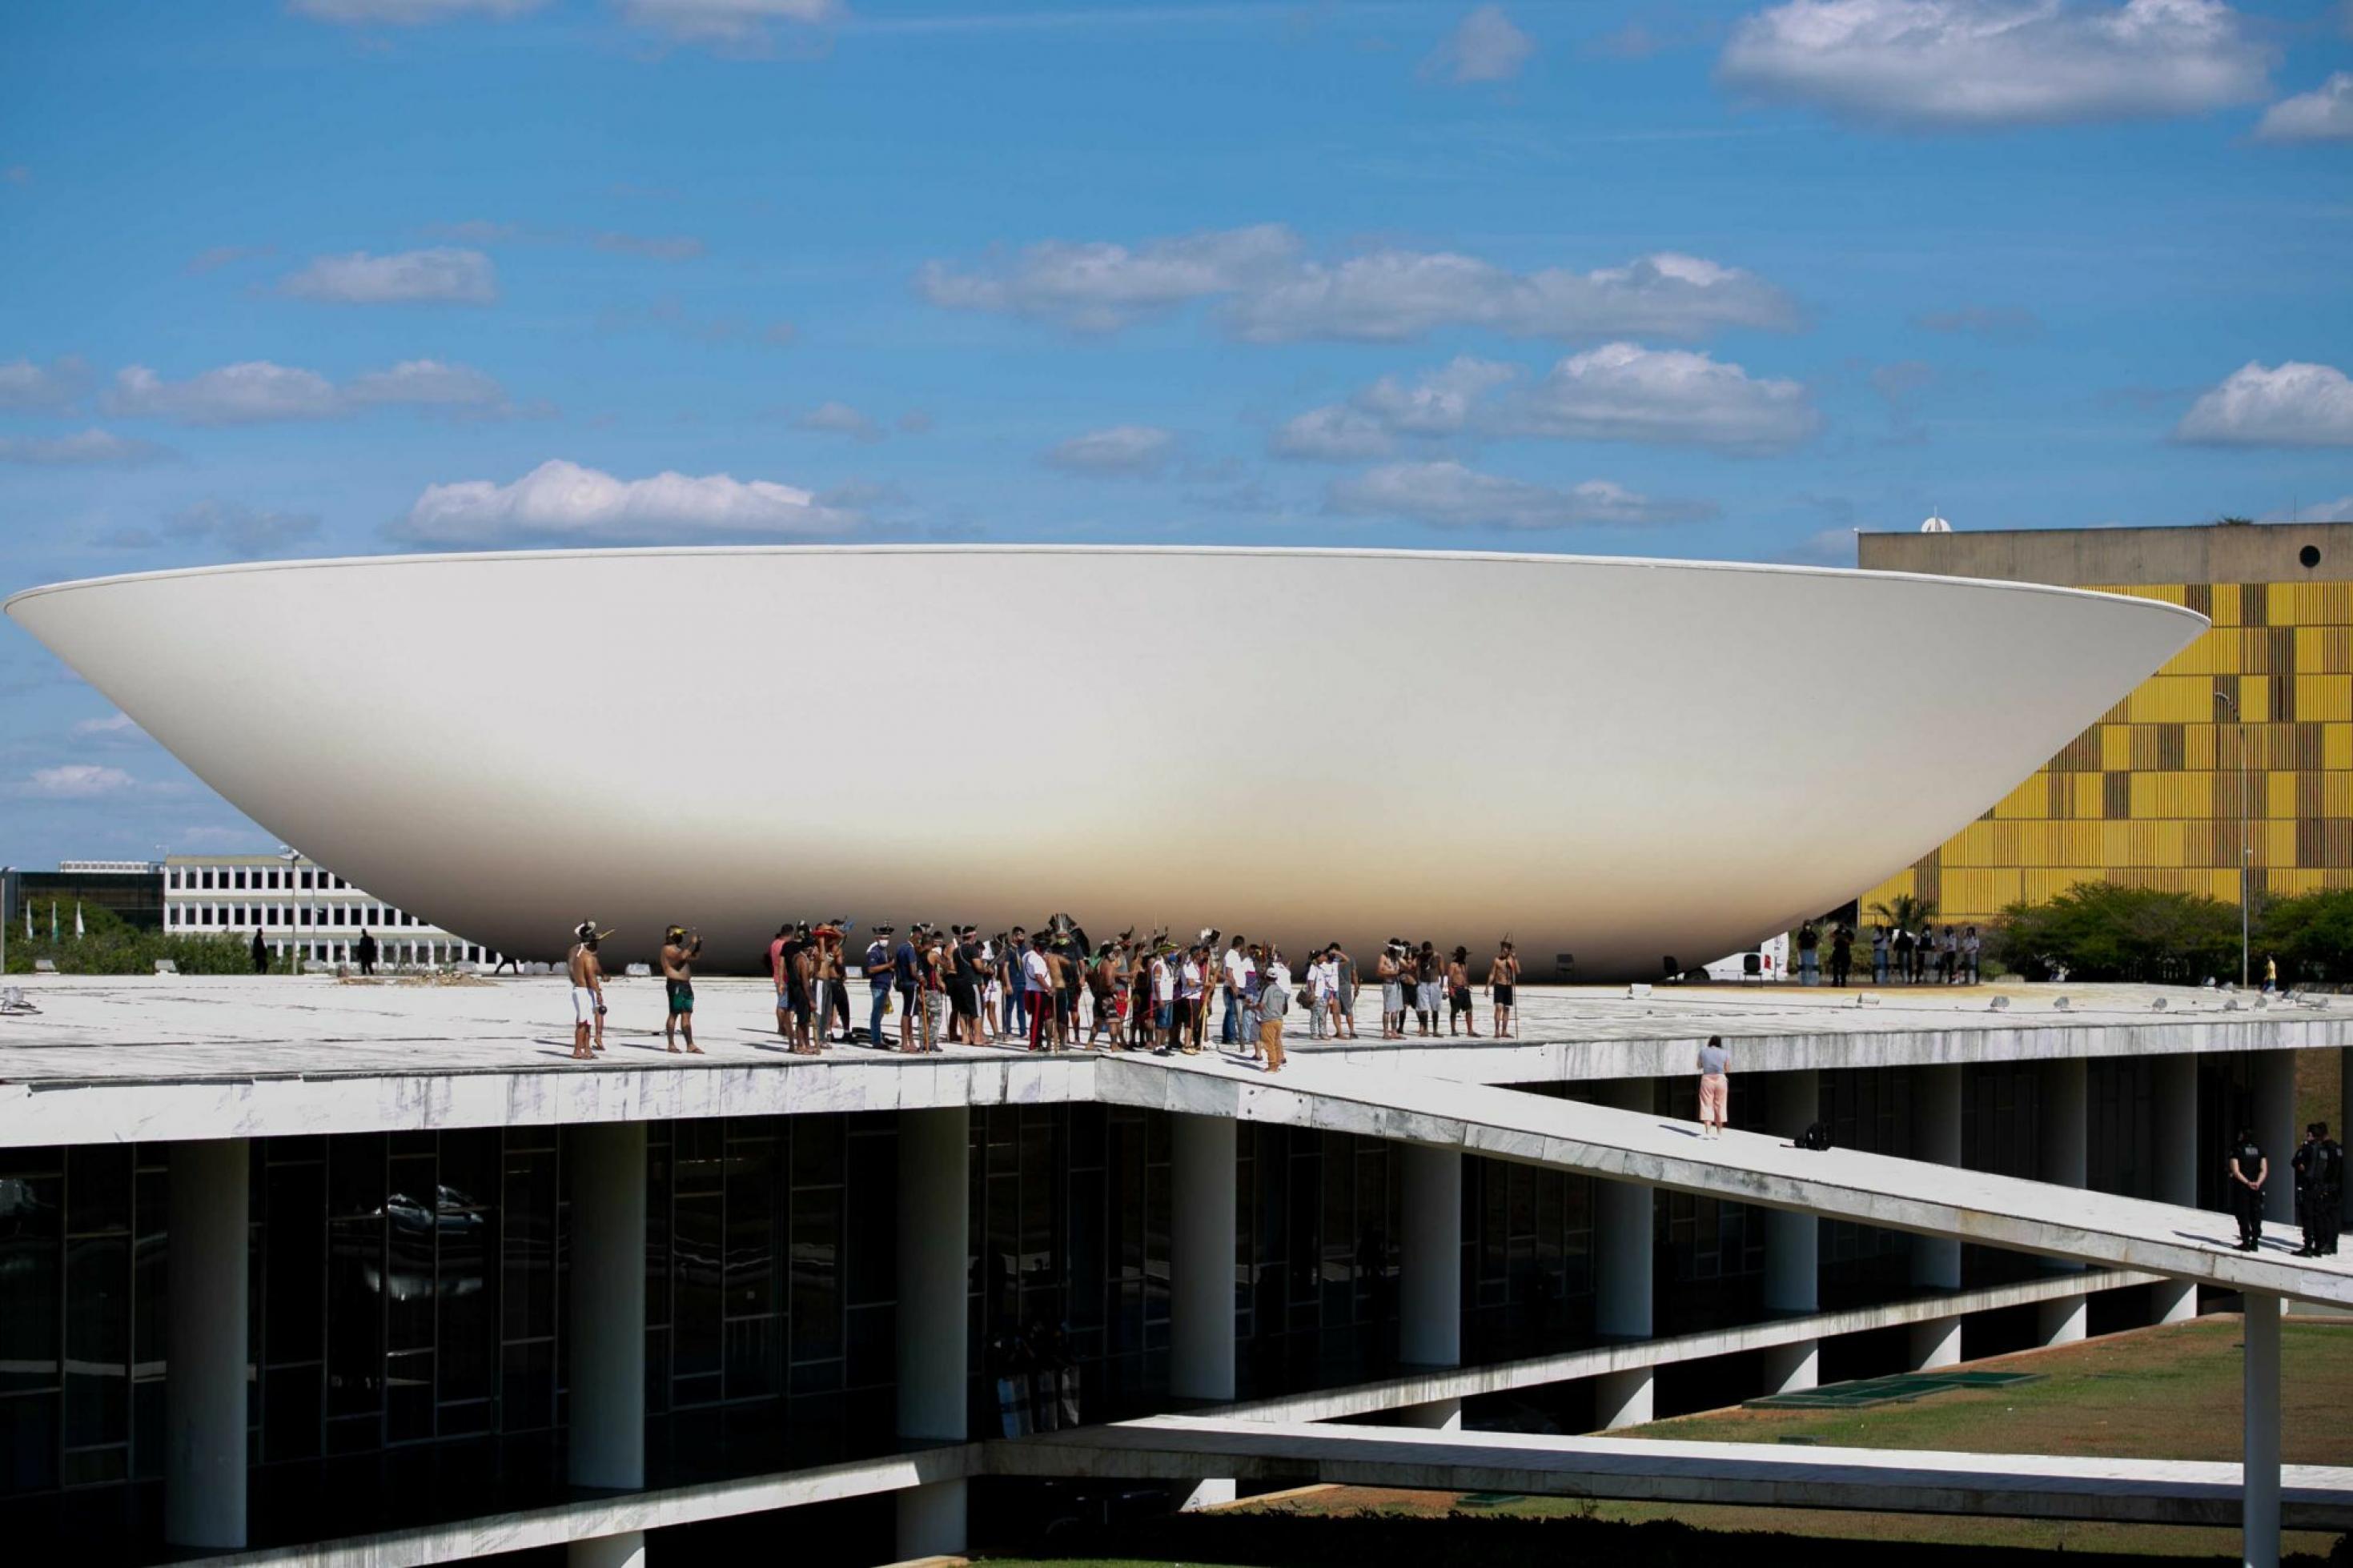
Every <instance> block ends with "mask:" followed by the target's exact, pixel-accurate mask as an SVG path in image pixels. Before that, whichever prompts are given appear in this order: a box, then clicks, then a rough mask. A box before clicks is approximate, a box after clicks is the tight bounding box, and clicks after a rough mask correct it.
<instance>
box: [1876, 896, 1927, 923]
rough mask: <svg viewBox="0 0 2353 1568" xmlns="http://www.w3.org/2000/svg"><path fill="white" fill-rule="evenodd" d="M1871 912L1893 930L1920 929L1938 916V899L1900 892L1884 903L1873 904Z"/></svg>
mask: <svg viewBox="0 0 2353 1568" xmlns="http://www.w3.org/2000/svg"><path fill="white" fill-rule="evenodd" d="M1871 912H1872V913H1873V915H1875V916H1877V917H1878V920H1879V923H1880V924H1882V925H1883V926H1885V927H1887V928H1888V929H1889V930H1891V931H1918V930H1920V929H1921V928H1922V927H1923V926H1925V925H1926V924H1927V923H1928V922H1929V921H1932V920H1935V919H1936V900H1934V899H1915V898H1914V897H1913V896H1912V895H1911V894H1909V893H1898V894H1896V895H1895V897H1894V898H1893V899H1891V900H1888V901H1887V902H1885V903H1883V904H1873V905H1872V906H1871Z"/></svg>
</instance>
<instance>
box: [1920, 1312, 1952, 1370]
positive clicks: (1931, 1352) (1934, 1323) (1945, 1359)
mask: <svg viewBox="0 0 2353 1568" xmlns="http://www.w3.org/2000/svg"><path fill="white" fill-rule="evenodd" d="M1960 1361H1961V1320H1960V1316H1959V1314H1957V1313H1956V1314H1955V1315H1954V1316H1952V1317H1949V1318H1928V1319H1925V1320H1923V1321H1920V1322H1916V1323H1915V1324H1913V1325H1912V1370H1913V1371H1915V1372H1927V1371H1930V1370H1932V1369H1933V1368H1936V1367H1940V1366H1958V1365H1959V1364H1960Z"/></svg>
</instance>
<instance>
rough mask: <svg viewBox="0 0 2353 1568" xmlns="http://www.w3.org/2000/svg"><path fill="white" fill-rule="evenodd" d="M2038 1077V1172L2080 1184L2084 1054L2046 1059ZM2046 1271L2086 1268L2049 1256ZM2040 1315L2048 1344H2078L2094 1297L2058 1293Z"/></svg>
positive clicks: (2071, 1271) (2058, 1180) (2083, 1148)
mask: <svg viewBox="0 0 2353 1568" xmlns="http://www.w3.org/2000/svg"><path fill="white" fill-rule="evenodd" d="M2037 1076H2038V1078H2039V1079H2040V1080H2041V1101H2042V1103H2041V1108H2040V1111H2039V1120H2040V1123H2041V1128H2042V1150H2041V1159H2040V1160H2039V1162H2038V1163H2037V1167H2036V1173H2037V1175H2038V1176H2039V1177H2040V1178H2041V1179H2042V1180H2043V1181H2045V1182H2049V1183H2051V1184H2053V1185H2055V1186H2063V1187H2080V1186H2082V1185H2084V1179H2085V1173H2086V1169H2087V1165H2086V1142H2085V1123H2084V1116H2085V1110H2086V1104H2087V1094H2086V1089H2085V1082H2084V1058H2081V1057H2063V1058H2058V1059H2056V1060H2053V1061H2046V1062H2044V1063H2042V1067H2041V1069H2040V1071H2039V1073H2038V1074H2037ZM2042 1271H2043V1272H2044V1273H2046V1274H2080V1273H2082V1272H2083V1271H2084V1266H2083V1265H2082V1264H2080V1263H2063V1262H2058V1261H2054V1260H2047V1259H2046V1260H2045V1261H2044V1263H2043V1265H2042ZM2035 1316H2036V1320H2037V1322H2038V1323H2039V1325H2040V1327H2041V1331H2042V1342H2043V1343H2044V1344H2046V1345H2064V1344H2073V1343H2074V1342H2076V1341H2078V1340H2080V1339H2082V1338H2083V1337H2084V1333H2085V1331H2086V1330H2087V1329H2088V1327H2089V1324H2090V1299H2089V1298H2088V1297H2085V1296H2081V1295H2076V1296H2059V1297H2054V1298H2052V1300H2048V1301H2044V1302H2042V1304H2041V1305H2040V1306H2038V1307H2037V1308H2036V1309H2035Z"/></svg>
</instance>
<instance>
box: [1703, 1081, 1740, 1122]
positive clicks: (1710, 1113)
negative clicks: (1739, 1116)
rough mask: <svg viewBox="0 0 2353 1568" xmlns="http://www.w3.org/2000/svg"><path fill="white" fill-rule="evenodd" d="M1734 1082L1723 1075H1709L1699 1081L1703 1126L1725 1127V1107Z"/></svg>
mask: <svg viewBox="0 0 2353 1568" xmlns="http://www.w3.org/2000/svg"><path fill="white" fill-rule="evenodd" d="M1731 1084H1732V1080H1731V1079H1727V1078H1725V1076H1724V1075H1723V1074H1722V1073H1720V1072H1715V1073H1709V1074H1706V1075H1705V1076H1704V1077H1703V1078H1702V1079H1700V1080H1699V1119H1700V1123H1701V1125H1703V1126H1708V1127H1721V1126H1723V1125H1724V1106H1725V1099H1726V1097H1727V1094H1728V1092H1729V1090H1730V1089H1731Z"/></svg>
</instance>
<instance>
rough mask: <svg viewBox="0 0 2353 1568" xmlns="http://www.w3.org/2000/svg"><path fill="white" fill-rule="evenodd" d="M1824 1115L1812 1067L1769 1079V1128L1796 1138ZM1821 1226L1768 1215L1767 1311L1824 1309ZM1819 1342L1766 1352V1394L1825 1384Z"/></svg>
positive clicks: (1809, 1218)
mask: <svg viewBox="0 0 2353 1568" xmlns="http://www.w3.org/2000/svg"><path fill="white" fill-rule="evenodd" d="M1821 1113H1822V1103H1821V1075H1820V1074H1819V1073H1817V1072H1815V1071H1814V1070H1813V1069H1812V1068H1803V1069H1800V1070H1798V1071H1795V1072H1777V1073H1767V1075H1766V1076H1765V1130H1766V1131H1768V1132H1770V1133H1772V1134H1773V1136H1775V1137H1776V1138H1790V1139H1794V1138H1796V1137H1797V1136H1798V1135H1799V1133H1801V1132H1803V1131H1805V1130H1806V1128H1807V1127H1808V1126H1809V1125H1810V1123H1812V1122H1813V1121H1816V1120H1818V1119H1819V1118H1820V1116H1821ZM1821 1234H1822V1222H1821V1221H1820V1219H1818V1218H1816V1217H1815V1216H1814V1215H1810V1214H1791V1213H1788V1212H1786V1211H1784V1210H1781V1209H1774V1210H1772V1211H1770V1212H1768V1213H1767V1215H1766V1216H1765V1310H1767V1311H1768V1312H1778V1313H1784V1314H1788V1315H1791V1316H1810V1315H1811V1314H1812V1313H1814V1312H1817V1311H1820V1310H1821V1278H1820V1276H1821V1253H1820V1247H1821ZM1820 1352H1821V1346H1820V1342H1819V1341H1816V1340H1801V1341H1799V1342H1797V1343H1794V1344H1787V1345H1775V1346H1773V1347H1772V1348H1771V1349H1769V1350H1767V1351H1766V1352H1765V1392H1766V1393H1767V1394H1798V1393H1801V1392H1803V1391H1804V1390H1806V1389H1809V1388H1813V1387H1816V1386H1818V1385H1819V1384H1820V1382H1821V1375H1820V1368H1821V1354H1820Z"/></svg>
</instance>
